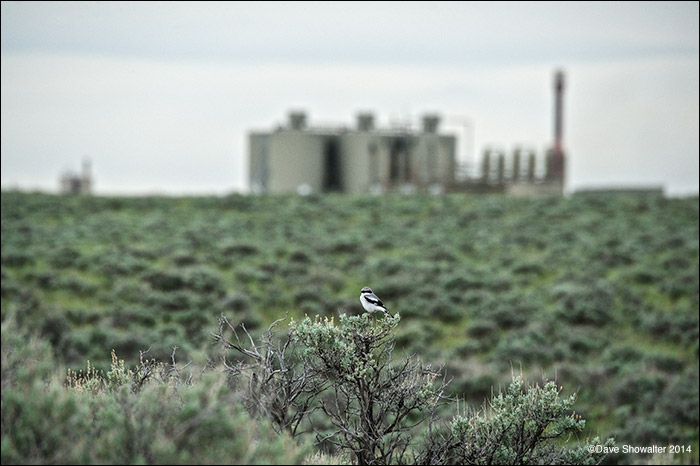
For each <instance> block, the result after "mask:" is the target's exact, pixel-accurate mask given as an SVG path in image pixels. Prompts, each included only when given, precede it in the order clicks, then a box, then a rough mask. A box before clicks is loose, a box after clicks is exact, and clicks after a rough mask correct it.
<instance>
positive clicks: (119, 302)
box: [2, 192, 698, 462]
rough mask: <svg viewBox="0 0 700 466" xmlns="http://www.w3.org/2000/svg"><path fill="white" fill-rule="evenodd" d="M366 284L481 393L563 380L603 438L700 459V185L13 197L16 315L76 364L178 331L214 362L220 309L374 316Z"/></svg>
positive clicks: (457, 385)
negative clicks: (691, 194) (690, 192)
mask: <svg viewBox="0 0 700 466" xmlns="http://www.w3.org/2000/svg"><path fill="white" fill-rule="evenodd" d="M366 285H369V286H371V287H372V288H373V290H374V291H375V292H376V293H377V294H378V295H379V296H380V297H381V298H382V300H383V301H384V303H385V304H387V306H389V309H390V311H392V312H399V313H400V314H401V321H402V322H401V326H400V327H399V329H398V331H397V334H396V343H397V351H398V352H399V353H400V354H403V355H406V356H408V355H411V354H416V355H418V356H420V358H421V359H422V360H423V361H430V362H431V363H433V365H435V366H440V365H442V364H444V370H445V372H446V373H447V374H448V375H449V376H452V377H454V380H453V382H452V384H451V385H450V390H452V393H453V394H454V395H455V396H459V397H461V398H462V399H463V400H464V402H465V403H467V404H468V405H472V406H475V407H477V406H479V405H480V404H481V403H482V402H483V400H484V399H486V398H487V397H489V396H490V395H491V393H492V390H493V389H494V387H495V389H498V387H505V386H506V385H507V384H508V382H509V381H510V380H511V377H512V375H513V374H514V373H520V372H522V374H523V376H524V378H525V379H526V380H529V381H533V382H537V381H544V380H545V379H556V381H557V384H559V385H560V386H563V387H564V391H565V392H569V393H573V392H577V393H578V401H577V404H576V411H577V413H579V414H580V415H582V416H583V417H584V418H585V419H587V420H588V423H587V427H586V429H587V430H590V432H587V434H589V435H591V436H595V435H597V434H598V433H601V434H604V435H611V436H614V437H615V438H616V441H617V443H618V444H629V445H635V446H646V445H654V444H657V445H669V444H678V445H687V446H690V447H691V450H692V451H691V453H690V454H686V455H684V456H675V457H673V458H672V459H671V460H672V461H682V460H683V458H685V460H689V459H690V460H692V461H695V462H697V458H698V455H697V451H698V312H697V309H698V199H697V197H695V198H686V199H667V198H664V197H662V196H655V195H648V196H647V195H607V196H605V195H600V196H572V197H569V198H560V197H543V198H529V199H517V198H510V197H504V196H488V195H479V196H465V195H448V196H444V197H429V196H419V195H416V196H381V197H371V196H341V195H337V196H334V195H329V196H322V197H314V196H309V197H297V196H269V197H255V196H242V195H231V196H226V197H220V198H215V197H211V198H196V197H192V198H159V197H147V198H118V197H58V196H50V195H45V194H24V193H16V192H4V193H3V194H2V315H3V322H4V321H5V318H6V316H7V315H10V314H11V315H13V316H15V318H16V320H17V325H18V326H19V327H20V328H21V329H26V330H31V331H35V332H38V334H39V338H40V339H42V340H44V341H46V342H48V345H49V346H50V347H51V351H52V354H53V356H52V357H53V358H55V361H56V362H55V365H56V366H58V367H60V368H66V369H67V368H69V367H70V368H73V369H74V370H78V369H79V368H84V367H85V363H86V361H87V360H90V361H91V364H92V365H93V367H95V368H97V369H98V370H100V369H101V370H103V371H105V372H107V371H109V368H110V364H111V352H112V350H114V351H115V352H116V354H118V355H119V357H120V358H123V359H125V360H126V361H127V364H137V363H138V361H139V351H142V350H145V349H149V348H150V351H149V356H150V357H154V358H156V359H158V360H164V361H168V360H169V359H170V356H171V353H172V351H173V347H175V346H177V347H178V350H177V351H178V358H179V360H180V361H193V365H206V364H207V363H208V362H212V361H217V360H218V358H219V356H220V354H219V353H217V349H216V347H215V346H214V345H212V339H211V332H212V330H214V329H215V327H216V326H217V323H218V319H219V317H220V316H221V315H222V314H224V315H226V316H227V317H228V318H229V319H230V320H232V321H236V322H243V323H245V325H246V328H248V329H249V330H251V333H253V334H254V335H257V334H260V332H262V331H263V330H264V329H266V328H267V325H268V324H269V323H270V322H272V321H274V320H276V319H278V318H280V317H284V316H289V317H290V318H295V319H302V318H304V316H305V315H308V316H316V315H319V316H321V317H328V318H331V317H336V318H337V317H338V316H339V315H340V314H342V313H346V314H348V315H350V314H356V313H360V312H361V309H360V304H359V290H360V288H361V287H362V286H366ZM3 344H4V342H3ZM4 367H5V361H4V360H3V371H4ZM3 374H4V372H3ZM4 380H5V379H4V378H3V397H4V396H5V395H4V391H5V385H4V383H5V382H4ZM212 396H213V395H212ZM216 396H219V395H216ZM222 396H223V395H222ZM4 404H5V399H4V398H3V406H4ZM244 415H245V413H238V412H235V413H232V414H231V416H244ZM5 428H6V426H5V425H3V438H4V437H5ZM280 442H283V440H280ZM245 460H246V459H245V458H243V459H241V461H245ZM608 460H609V461H612V462H615V461H631V460H639V457H638V456H636V457H632V456H628V457H624V456H622V455H617V456H616V455H612V456H611V457H609V458H608ZM184 461H187V460H186V459H185V460H184Z"/></svg>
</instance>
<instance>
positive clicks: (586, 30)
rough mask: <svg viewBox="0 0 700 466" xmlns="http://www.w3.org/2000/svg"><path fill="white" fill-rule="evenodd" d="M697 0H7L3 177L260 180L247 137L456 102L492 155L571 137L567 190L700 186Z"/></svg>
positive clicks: (29, 183)
mask: <svg viewBox="0 0 700 466" xmlns="http://www.w3.org/2000/svg"><path fill="white" fill-rule="evenodd" d="M698 24H699V15H698V3H697V2H651V3H647V2H641V3H636V2H619V3H617V2H616V3H604V2H590V3H588V2H584V3H570V2H563V3H530V2H516V3H504V2H486V3H478V2H469V3H457V2H446V3H440V2H429V3H406V2H392V3H360V2H350V3H330V2H323V3H296V2H294V3H260V2H255V3H238V2H235V3H228V2H227V3H218V2H217V3H206V2H196V3H187V2H176V3H148V2H138V3H136V2H134V3H131V2H127V3H86V2H76V3H71V2H46V3H44V2H41V3H38V2H37V3H34V2H19V3H15V2H2V38H1V42H0V44H1V52H2V79H1V81H0V82H1V87H2V115H1V117H2V118H1V122H2V123H1V124H2V133H1V136H2V148H1V149H2V152H1V153H2V180H1V181H2V187H3V188H16V187H19V188H22V189H42V190H47V191H56V190H57V189H58V177H59V175H60V174H61V173H62V172H64V171H66V170H74V171H77V170H78V169H79V168H80V164H81V161H82V160H83V159H84V158H89V159H90V160H91V161H92V166H93V174H94V177H95V188H96V192H97V193H100V194H115V193H118V194H142V193H168V194H183V193H188V194H211V193H214V194H224V193H229V192H232V191H239V192H247V190H248V181H247V170H248V163H247V136H246V135H247V133H248V131H250V130H253V129H256V130H261V129H263V130H264V129H271V128H273V127H274V126H276V125H277V124H280V123H282V122H284V121H285V120H286V114H287V112H288V111H289V110H290V109H302V110H305V111H307V113H308V119H309V122H310V124H312V125H315V124H317V125H322V124H345V125H348V126H350V125H354V124H355V115H356V113H357V112H360V111H372V112H374V114H375V115H376V120H377V124H378V125H379V126H388V125H390V124H391V123H392V122H396V121H407V120H411V121H414V122H418V120H419V118H420V116H421V115H422V114H423V113H425V112H436V113H439V114H440V115H442V117H443V123H444V124H443V125H442V129H443V130H444V131H448V132H453V133H454V134H456V135H457V136H458V138H459V158H460V160H462V161H463V162H465V163H472V164H473V163H474V162H473V161H474V160H475V157H476V154H478V153H480V152H481V151H482V150H483V148H484V147H485V146H488V145H493V146H496V147H501V148H503V149H505V150H507V151H511V150H512V148H513V147H515V146H516V145H520V144H522V145H525V146H527V147H532V148H534V149H536V150H537V151H538V152H542V151H543V150H544V149H546V148H547V147H548V146H549V145H551V142H552V126H553V123H552V117H553V115H552V113H553V112H552V109H553V92H552V84H553V83H552V79H553V73H554V71H555V70H556V69H558V68H562V69H564V70H565V72H566V79H567V82H566V91H565V103H564V106H565V123H564V145H565V148H566V150H567V152H568V154H569V163H568V167H567V190H569V191H572V190H575V189H579V188H584V187H591V186H601V185H610V184H617V185H627V186H630V185H635V186H636V185H663V186H664V187H665V189H666V191H667V192H668V193H670V194H672V195H677V194H680V195H683V194H690V193H697V192H698V171H699V169H698V159H699V154H700V148H699V143H698V127H699V126H700V121H699V118H698V109H699V105H698V102H699V95H698V94H699V92H698V87H699V84H698V76H699V71H698V54H699V47H698V36H699V32H698Z"/></svg>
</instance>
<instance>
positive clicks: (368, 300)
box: [360, 286, 389, 315]
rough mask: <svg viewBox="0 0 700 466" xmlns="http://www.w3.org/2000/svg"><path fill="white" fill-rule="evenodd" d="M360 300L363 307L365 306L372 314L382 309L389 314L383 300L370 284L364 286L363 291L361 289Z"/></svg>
mask: <svg viewBox="0 0 700 466" xmlns="http://www.w3.org/2000/svg"><path fill="white" fill-rule="evenodd" d="M360 302H361V303H362V307H364V308H365V311H367V312H369V313H370V314H374V313H375V312H377V311H382V312H383V313H384V315H389V312H388V311H387V309H386V306H384V304H382V301H381V300H380V299H379V298H378V297H377V295H376V294H374V293H373V292H372V288H370V287H369V286H366V287H364V288H362V291H360Z"/></svg>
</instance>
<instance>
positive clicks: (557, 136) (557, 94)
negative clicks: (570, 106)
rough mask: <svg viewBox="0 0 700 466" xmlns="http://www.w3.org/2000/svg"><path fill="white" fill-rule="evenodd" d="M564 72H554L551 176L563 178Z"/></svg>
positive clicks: (557, 178) (558, 178)
mask: <svg viewBox="0 0 700 466" xmlns="http://www.w3.org/2000/svg"><path fill="white" fill-rule="evenodd" d="M563 128H564V72H563V71H562V70H557V72H556V73H555V74H554V148H553V151H552V152H553V153H552V171H551V174H552V178H554V179H556V180H563V179H564V144H563Z"/></svg>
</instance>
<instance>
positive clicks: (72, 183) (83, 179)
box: [59, 160, 92, 194]
mask: <svg viewBox="0 0 700 466" xmlns="http://www.w3.org/2000/svg"><path fill="white" fill-rule="evenodd" d="M59 188H60V191H61V194H91V193H92V175H91V173H90V161H89V160H84V161H83V172H82V173H81V174H77V173H72V172H65V173H64V174H63V175H61V178H60V179H59Z"/></svg>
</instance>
